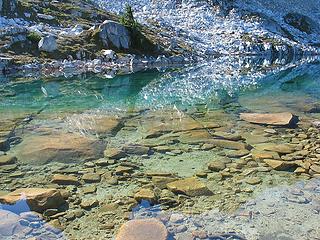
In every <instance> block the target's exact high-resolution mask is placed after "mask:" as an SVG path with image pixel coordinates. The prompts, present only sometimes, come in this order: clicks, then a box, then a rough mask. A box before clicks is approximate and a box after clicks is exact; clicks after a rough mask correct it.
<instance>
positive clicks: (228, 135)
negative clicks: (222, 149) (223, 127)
mask: <svg viewBox="0 0 320 240" xmlns="http://www.w3.org/2000/svg"><path fill="white" fill-rule="evenodd" d="M213 136H215V137H219V138H222V139H225V140H230V141H239V140H241V139H242V137H241V136H240V135H239V134H235V133H226V132H219V131H217V132H214V133H213Z"/></svg>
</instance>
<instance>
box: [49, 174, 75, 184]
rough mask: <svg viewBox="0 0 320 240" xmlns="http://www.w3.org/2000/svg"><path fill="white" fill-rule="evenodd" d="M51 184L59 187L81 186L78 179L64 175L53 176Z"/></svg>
mask: <svg viewBox="0 0 320 240" xmlns="http://www.w3.org/2000/svg"><path fill="white" fill-rule="evenodd" d="M51 182H52V183H56V184H59V185H76V186H78V185H80V182H79V181H78V178H77V177H75V176H72V175H63V174H55V175H53V177H52V180H51Z"/></svg>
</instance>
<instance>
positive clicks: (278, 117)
mask: <svg viewBox="0 0 320 240" xmlns="http://www.w3.org/2000/svg"><path fill="white" fill-rule="evenodd" d="M240 119H241V120H244V121H247V122H250V123H255V124H263V125H274V126H288V125H293V124H295V123H297V117H296V116H294V115H293V114H292V113H289V112H283V113H241V114H240Z"/></svg>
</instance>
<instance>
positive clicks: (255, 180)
mask: <svg viewBox="0 0 320 240" xmlns="http://www.w3.org/2000/svg"><path fill="white" fill-rule="evenodd" d="M245 181H246V183H248V184H250V185H257V184H259V183H261V182H262V180H261V178H258V177H250V178H246V179H245Z"/></svg>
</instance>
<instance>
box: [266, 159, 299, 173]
mask: <svg viewBox="0 0 320 240" xmlns="http://www.w3.org/2000/svg"><path fill="white" fill-rule="evenodd" d="M264 162H265V163H266V164H268V165H269V166H270V167H272V168H273V169H274V170H278V171H287V170H290V169H292V168H294V167H297V164H296V163H295V162H288V161H281V160H274V159H265V160H264Z"/></svg>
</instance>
